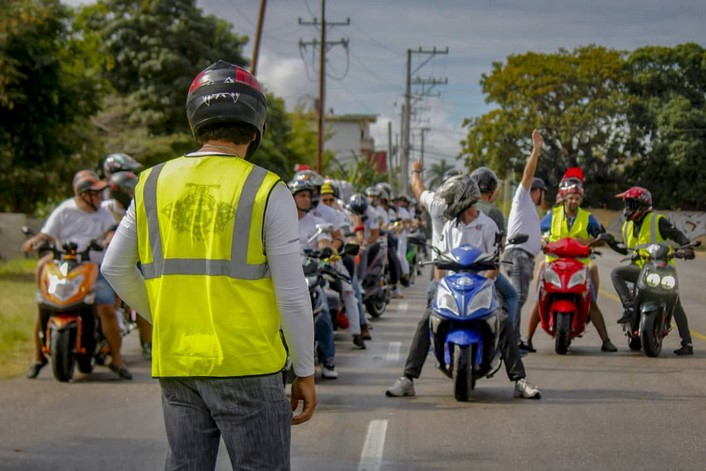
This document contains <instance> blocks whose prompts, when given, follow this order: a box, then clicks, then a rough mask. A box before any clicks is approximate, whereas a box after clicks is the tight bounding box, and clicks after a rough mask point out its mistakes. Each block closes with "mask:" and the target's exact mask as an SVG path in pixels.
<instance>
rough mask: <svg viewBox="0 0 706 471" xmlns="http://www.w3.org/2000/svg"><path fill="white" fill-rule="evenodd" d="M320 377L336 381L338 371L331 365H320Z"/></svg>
mask: <svg viewBox="0 0 706 471" xmlns="http://www.w3.org/2000/svg"><path fill="white" fill-rule="evenodd" d="M321 377H322V378H325V379H337V378H338V371H336V366H335V365H334V364H333V363H324V364H323V365H321Z"/></svg>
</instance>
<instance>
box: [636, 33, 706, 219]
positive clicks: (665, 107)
mask: <svg viewBox="0 0 706 471" xmlns="http://www.w3.org/2000/svg"><path fill="white" fill-rule="evenodd" d="M627 62H628V67H629V69H630V71H631V73H632V77H633V79H632V81H631V82H630V87H629V93H630V95H631V97H632V98H633V100H632V107H631V109H630V114H629V118H630V123H631V131H632V133H631V140H630V146H631V151H632V152H631V157H632V158H631V159H630V160H629V161H628V162H627V165H626V176H627V178H628V181H629V182H630V184H631V185H632V184H635V185H641V186H645V187H647V188H648V189H649V190H650V191H651V192H652V194H653V197H654V200H655V205H657V206H658V207H662V208H669V207H671V208H674V209H678V208H681V209H699V210H704V209H706V167H704V165H703V163H704V161H705V157H704V156H705V154H706V107H705V105H706V49H704V48H703V47H701V46H699V45H697V44H693V43H688V44H681V45H678V46H675V47H655V46H650V47H643V48H640V49H637V50H635V51H634V52H633V53H632V54H630V56H629V57H628V60H627Z"/></svg>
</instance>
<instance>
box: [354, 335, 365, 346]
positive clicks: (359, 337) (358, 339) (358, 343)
mask: <svg viewBox="0 0 706 471" xmlns="http://www.w3.org/2000/svg"><path fill="white" fill-rule="evenodd" d="M353 345H355V347H356V348H357V349H358V350H365V341H364V340H363V336H362V335H360V334H355V335H354V336H353Z"/></svg>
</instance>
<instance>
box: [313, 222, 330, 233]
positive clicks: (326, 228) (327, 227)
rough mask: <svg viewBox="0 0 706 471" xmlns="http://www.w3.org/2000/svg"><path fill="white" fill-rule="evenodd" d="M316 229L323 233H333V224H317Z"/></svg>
mask: <svg viewBox="0 0 706 471" xmlns="http://www.w3.org/2000/svg"><path fill="white" fill-rule="evenodd" d="M316 230H317V231H319V232H321V233H323V234H331V233H333V224H317V225H316Z"/></svg>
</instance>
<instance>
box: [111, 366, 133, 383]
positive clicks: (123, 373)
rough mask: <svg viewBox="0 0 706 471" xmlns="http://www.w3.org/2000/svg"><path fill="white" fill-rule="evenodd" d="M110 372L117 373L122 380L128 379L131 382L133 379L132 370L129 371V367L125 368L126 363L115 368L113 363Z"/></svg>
mask: <svg viewBox="0 0 706 471" xmlns="http://www.w3.org/2000/svg"><path fill="white" fill-rule="evenodd" d="M110 371H112V372H113V373H115V374H116V375H118V376H119V377H120V379H127V380H130V379H132V373H130V370H128V369H127V366H125V363H120V364H119V365H117V366H115V365H113V364H112V363H111V364H110Z"/></svg>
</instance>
